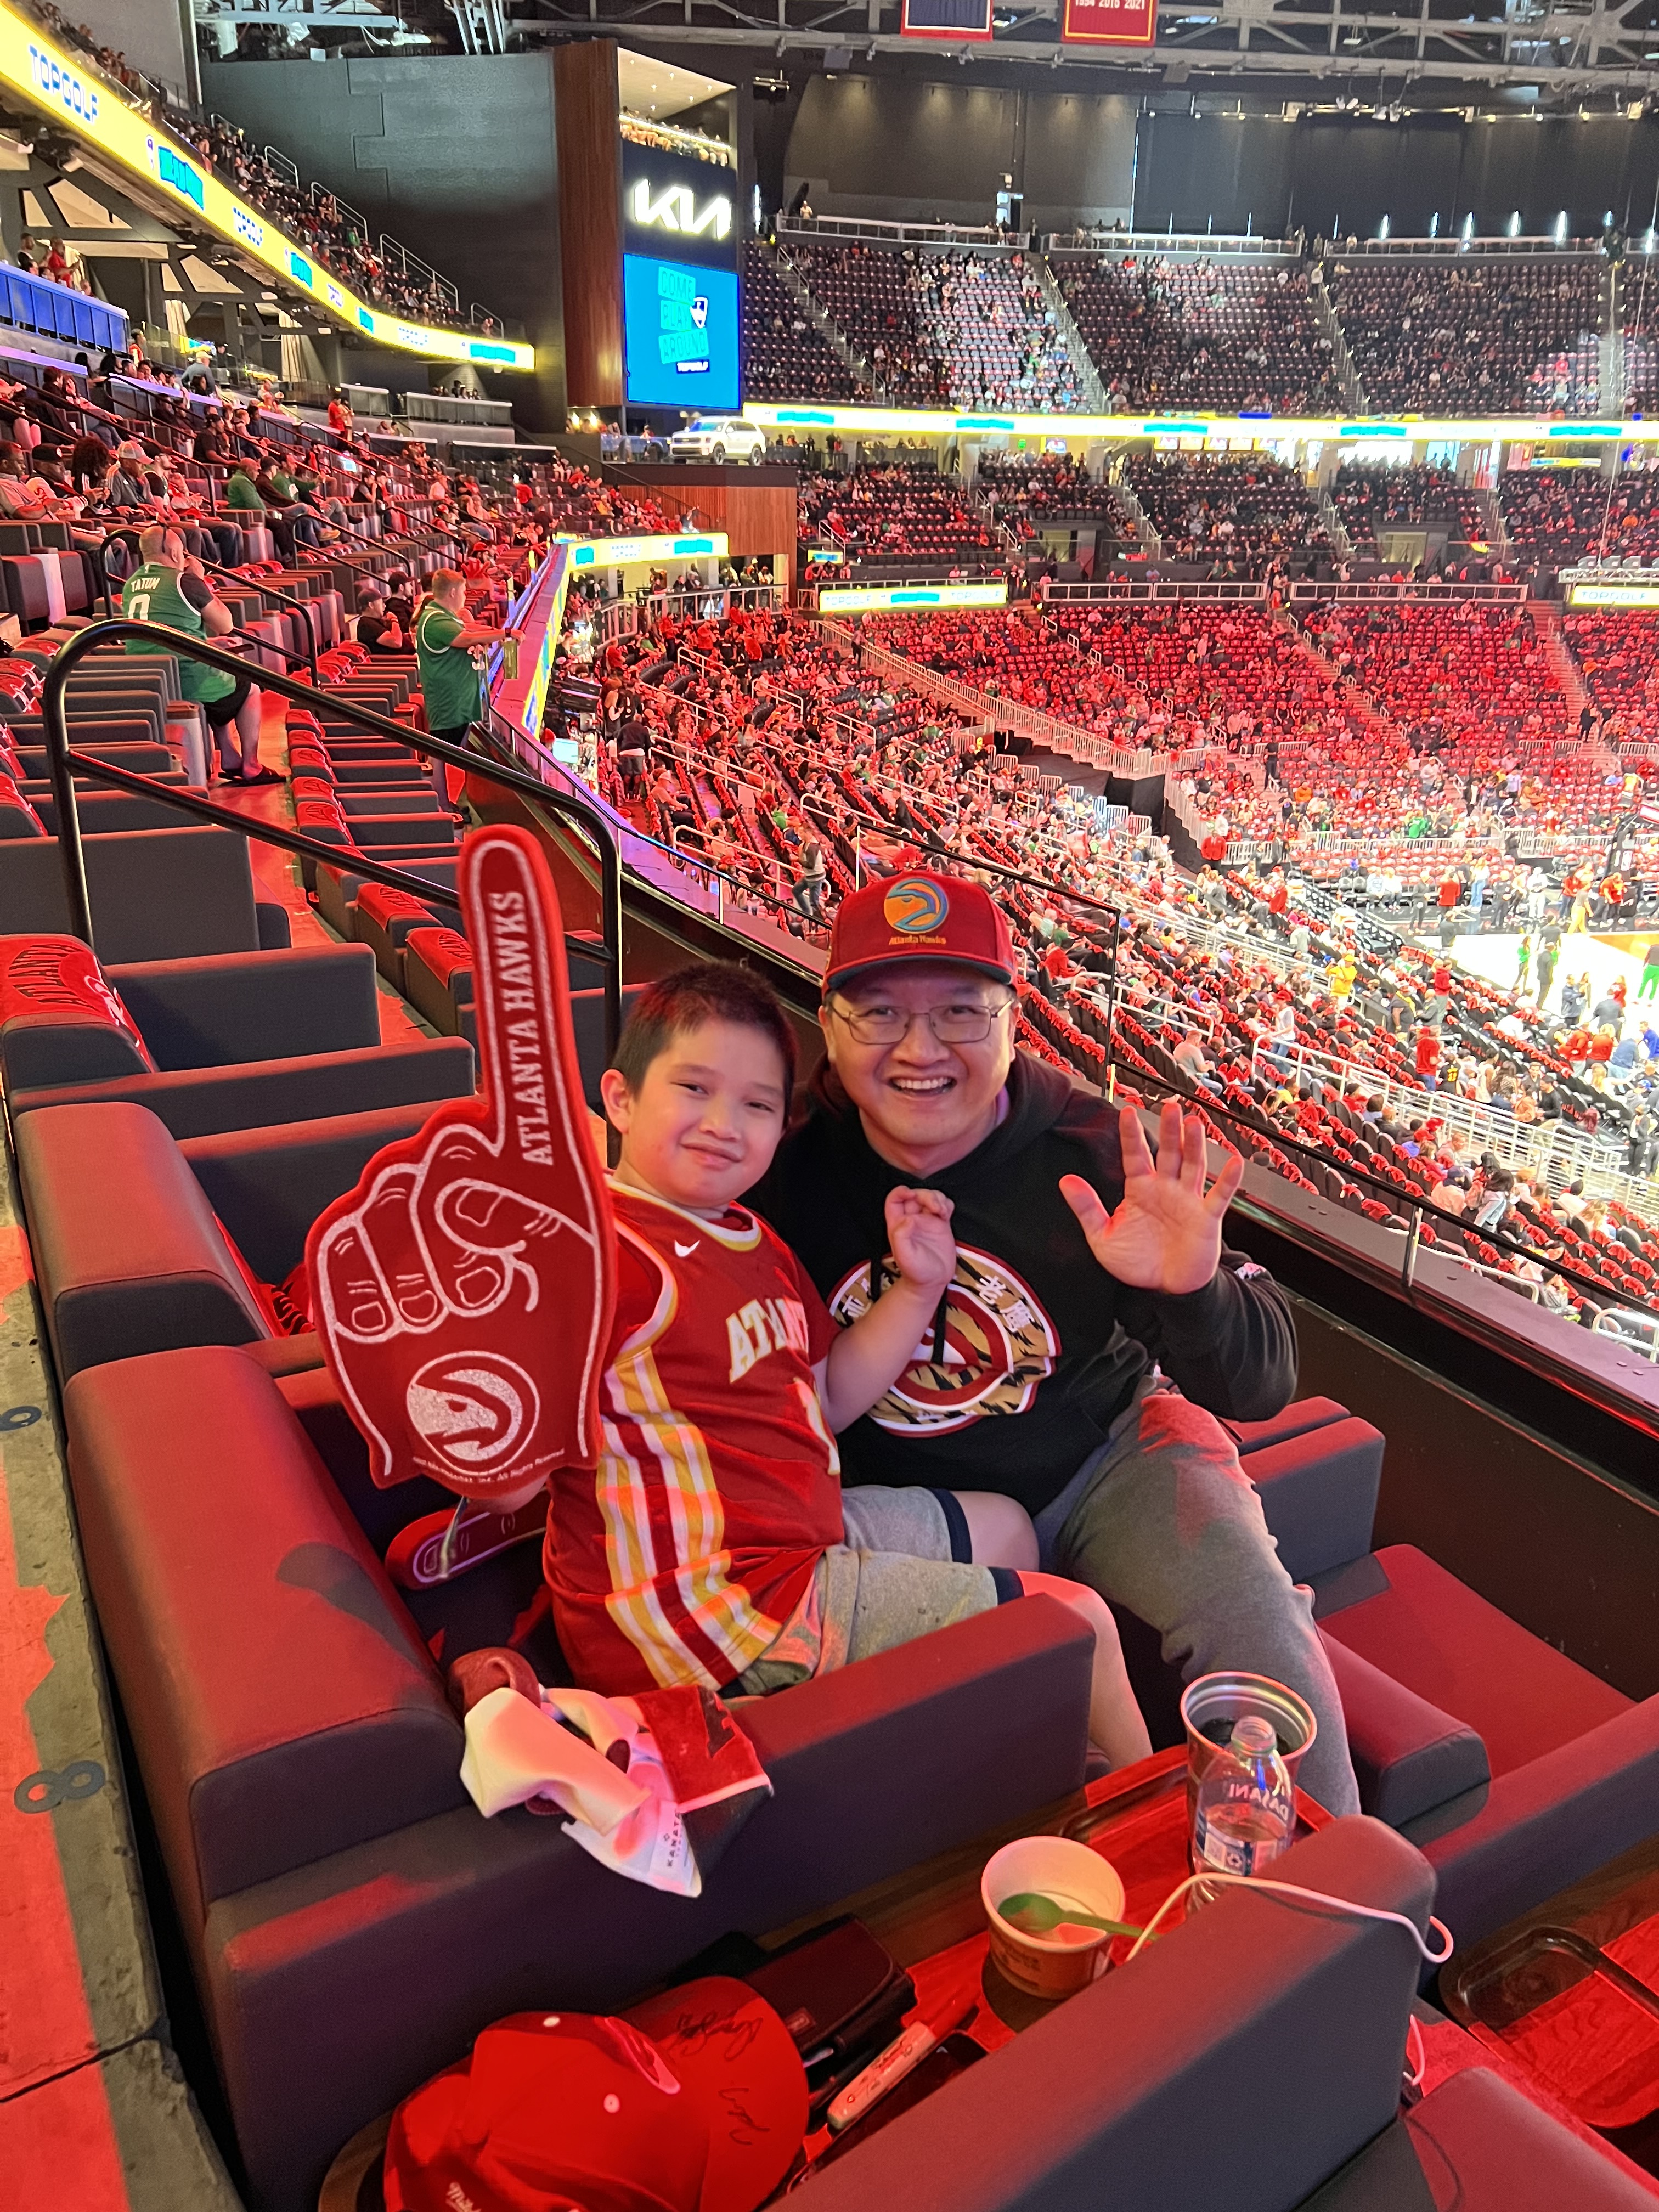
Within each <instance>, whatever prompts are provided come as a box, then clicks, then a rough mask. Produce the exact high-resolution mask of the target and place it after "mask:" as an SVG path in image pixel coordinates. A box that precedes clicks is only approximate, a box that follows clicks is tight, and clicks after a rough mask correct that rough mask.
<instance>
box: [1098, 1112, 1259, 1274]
mask: <svg viewBox="0 0 1659 2212" xmlns="http://www.w3.org/2000/svg"><path fill="white" fill-rule="evenodd" d="M1118 1133H1119V1140H1120V1143H1121V1146H1122V1152H1123V1196H1122V1198H1121V1200H1120V1201H1119V1203H1118V1206H1117V1210H1116V1211H1115V1212H1112V1213H1109V1212H1107V1210H1106V1208H1105V1206H1103V1204H1102V1202H1101V1200H1100V1197H1099V1195H1098V1194H1097V1192H1096V1191H1095V1189H1094V1188H1093V1187H1092V1185H1091V1184H1089V1183H1087V1182H1085V1181H1084V1179H1083V1177H1082V1176H1061V1177H1060V1194H1061V1195H1062V1196H1063V1197H1064V1199H1065V1200H1066V1204H1067V1206H1070V1207H1071V1209H1072V1211H1073V1213H1074V1214H1076V1216H1077V1218H1078V1220H1079V1224H1080V1225H1081V1226H1082V1230H1083V1233H1084V1235H1085V1237H1087V1238H1088V1240H1089V1249H1090V1250H1091V1252H1092V1253H1093V1254H1094V1255H1095V1257H1096V1259H1097V1260H1098V1261H1099V1262H1100V1264H1101V1266H1102V1267H1104V1268H1105V1270H1106V1272H1107V1273H1108V1274H1109V1275H1112V1276H1115V1278H1116V1279H1117V1280H1118V1281H1119V1282H1120V1283H1127V1284H1129V1285H1132V1286H1133V1288H1134V1289H1136V1290H1141V1291H1163V1292H1164V1293H1165V1295H1166V1296H1170V1297H1179V1296H1181V1295H1182V1294H1184V1293H1186V1292H1188V1291H1201V1290H1202V1289H1203V1288H1204V1286H1205V1285H1206V1283H1207V1282H1209V1281H1210V1279H1211V1278H1212V1276H1213V1275H1214V1273H1215V1271H1216V1269H1217V1267H1218V1266H1219V1265H1220V1261H1221V1223H1222V1218H1223V1217H1224V1215H1225V1213H1226V1211H1227V1208H1228V1206H1230V1205H1231V1203H1232V1200H1233V1194H1234V1193H1235V1192H1236V1191H1237V1188H1238V1186H1239V1184H1240V1183H1241V1182H1243V1178H1244V1163H1243V1160H1242V1159H1241V1158H1239V1156H1238V1154H1237V1152H1229V1153H1228V1155H1227V1159H1226V1164H1225V1166H1224V1167H1223V1169H1222V1170H1221V1172H1220V1174H1219V1175H1218V1176H1217V1177H1216V1179H1215V1181H1214V1182H1213V1183H1212V1185H1211V1186H1210V1188H1209V1189H1208V1190H1207V1191H1206V1189H1205V1188H1204V1174H1205V1163H1206V1146H1205V1139H1204V1124H1203V1123H1202V1122H1201V1121H1200V1120H1199V1118H1198V1116H1197V1115H1196V1114H1193V1115H1188V1117H1187V1119H1186V1120H1185V1121H1182V1113H1181V1107H1180V1104H1179V1103H1178V1102H1177V1101H1176V1100H1175V1099H1173V1098H1170V1099H1166V1100H1165V1101H1164V1110H1163V1112H1162V1113H1161V1115H1159V1117H1158V1158H1157V1160H1156V1161H1154V1160H1153V1158H1152V1152H1151V1151H1150V1150H1149V1149H1148V1146H1147V1143H1146V1131H1145V1130H1144V1129H1143V1128H1142V1127H1141V1126H1140V1116H1139V1114H1138V1113H1137V1112H1136V1111H1135V1109H1134V1108H1133V1107H1132V1106H1126V1107H1125V1108H1124V1109H1123V1110H1122V1112H1121V1114H1120V1115H1119V1116H1118Z"/></svg>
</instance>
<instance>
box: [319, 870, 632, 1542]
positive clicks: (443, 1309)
mask: <svg viewBox="0 0 1659 2212" xmlns="http://www.w3.org/2000/svg"><path fill="white" fill-rule="evenodd" d="M458 878H459V883H458V888H459V892H460V896H461V902H462V907H463V910H464V912H465V918H466V925H467V935H468V939H469V941H470V942H471V945H472V947H473V951H474V955H475V970H474V972H475V977H476V983H475V990H476V994H477V1005H478V1035H479V1046H480V1055H479V1056H480V1077H481V1089H480V1095H479V1096H478V1097H476V1098H469V1099H458V1100H452V1101H449V1102H447V1103H445V1104H444V1105H441V1106H440V1107H439V1108H438V1109H436V1110H435V1112H434V1114H433V1115H432V1116H431V1117H430V1119H429V1120H428V1122H427V1124H426V1126H425V1127H424V1128H423V1129H422V1132H421V1133H420V1134H419V1135H418V1136H417V1137H414V1138H408V1139H403V1140H402V1141H401V1142H399V1143H398V1144H396V1145H392V1146H388V1147H387V1148H386V1151H385V1152H381V1153H380V1154H378V1155H377V1156H376V1158H374V1159H373V1160H371V1161H370V1162H369V1164H368V1167H367V1168H366V1169H365V1170H364V1172H363V1175H362V1178H361V1179H360V1181H359V1182H358V1184H357V1187H356V1190H354V1191H352V1192H351V1193H350V1194H349V1195H347V1196H346V1197H344V1198H343V1199H341V1200H337V1202H336V1203H335V1204H334V1205H333V1206H331V1207H330V1208H329V1209H328V1210H327V1212H325V1214H324V1215H323V1216H322V1218H321V1219H320V1220H319V1221H318V1222H317V1223H316V1225H314V1226H313V1230H312V1232H311V1237H310V1238H309V1240H308V1242H307V1261H308V1263H309V1265H310V1267H311V1271H312V1279H313V1282H314V1283H316V1284H318V1285H319V1301H318V1303H319V1311H318V1316H317V1326H318V1333H319V1335H320V1337H321V1338H322V1341H323V1349H324V1354H325V1358H326V1359H327V1361H328V1365H329V1369H330V1371H331V1374H332V1375H333V1376H334V1378H335V1380H336V1382H337V1384H338V1385H339V1388H340V1390H341V1394H342V1396H343V1398H344V1400H345V1402H346V1404H347V1406H348V1407H349V1409H350V1411H351V1413H352V1417H353V1419H355V1420H356V1423H357V1425H358V1427H359V1428H360V1429H361V1430H362V1432H363V1434H364V1435H365V1437H368V1440H369V1443H370V1448H371V1468H372V1472H373V1474H374V1480H376V1481H377V1482H379V1483H382V1484H386V1483H392V1482H402V1481H405V1480H408V1479H409V1478H410V1476H412V1475H415V1474H429V1475H431V1476H433V1477H434V1478H435V1480H438V1481H440V1482H442V1483H445V1484H447V1486H449V1487H450V1488H451V1489H453V1490H456V1491H459V1492H461V1494H462V1495H463V1496H467V1497H476V1498H485V1499H489V1498H495V1497H498V1496H501V1495H503V1494H505V1493H507V1492H515V1493H516V1492H521V1491H522V1490H523V1489H524V1488H525V1486H526V1484H527V1483H530V1484H533V1483H534V1482H535V1481H536V1480H541V1479H544V1477H545V1476H546V1474H548V1473H549V1472H550V1470H551V1469H552V1468H555V1467H557V1466H561V1465H577V1466H583V1465H591V1464H592V1462H593V1461H594V1459H595V1458H596V1457H597V1455H598V1449H599V1401H598V1387H599V1374H600V1371H601V1368H602V1364H603V1359H604V1354H605V1350H606V1348H607V1346H608V1343H609V1339H610V1333H611V1312H612V1310H613V1306H614V1302H615V1289H614V1277H615V1232H614V1230H613V1228H612V1225H611V1206H610V1200H609V1197H608V1195H607V1193H606V1190H605V1182H604V1177H603V1174H602V1172H601V1170H600V1168H599V1163H598V1161H597V1159H596V1158H595V1157H594V1153H593V1150H592V1142H591V1139H590V1138H589V1135H588V1129H587V1114H586V1102H585V1101H584V1099H583V1097H582V1092H581V1081H580V1069H579V1067H578V1064H577V1060H576V1050H575V1040H574V1034H573V1032H572V1029H571V1023H570V1004H569V991H568V984H567V982H566V978H565V969H564V952H563V924H562V920H561V917H560V914H559V907H558V901H557V899H556V896H555V894H554V890H553V884H552V879H551V878H550V875H549V873H548V871H547V866H546V862H545V860H544V859H543V857H542V854H541V852H540V849H539V848H538V846H537V844H536V842H535V841H534V839H533V838H532V837H531V836H530V835H529V833H528V832H527V831H525V830H522V829H515V828H512V827H507V826H500V827H494V828H490V829H484V830H482V831H480V832H478V833H477V836H474V837H472V838H470V839H469V840H468V841H467V843H466V845H465V847H464V848H463V850H462V857H461V864H460V867H459V870H458Z"/></svg>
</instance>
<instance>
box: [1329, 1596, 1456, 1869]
mask: <svg viewBox="0 0 1659 2212" xmlns="http://www.w3.org/2000/svg"><path fill="white" fill-rule="evenodd" d="M1325 1649H1326V1651H1327V1653H1328V1655H1329V1658H1330V1662H1331V1672H1332V1674H1334V1676H1335V1677H1336V1686H1337V1691H1338V1693H1339V1695H1340V1698H1341V1699H1342V1717H1343V1718H1344V1720H1345V1721H1346V1723H1347V1729H1348V1750H1349V1752H1350V1753H1351V1754H1352V1759H1353V1770H1354V1778H1355V1779H1356V1781H1357V1782H1358V1784H1359V1806H1360V1810H1361V1811H1362V1812H1365V1813H1369V1814H1371V1816H1372V1817H1373V1819H1375V1820H1386V1821H1387V1823H1388V1825H1389V1827H1391V1828H1401V1827H1403V1826H1405V1824H1406V1823H1407V1820H1416V1819H1417V1818H1418V1817H1419V1814H1424V1813H1431V1812H1433V1811H1434V1810H1435V1809H1436V1808H1437V1807H1438V1806H1441V1805H1444V1804H1447V1803H1448V1802H1449V1801H1450V1800H1451V1799H1452V1798H1454V1797H1457V1796H1462V1793H1463V1792H1464V1791H1465V1790H1478V1789H1479V1788H1480V1785H1481V1784H1483V1783H1485V1782H1488V1781H1490V1780H1491V1778H1492V1771H1491V1767H1490V1765H1488V1762H1487V1759H1486V1745H1485V1744H1484V1743H1482V1742H1481V1741H1480V1737H1479V1736H1478V1735H1476V1734H1475V1732H1474V1729H1472V1728H1470V1727H1469V1726H1468V1723H1467V1722H1465V1721H1460V1720H1454V1719H1453V1717H1452V1716H1451V1715H1450V1714H1449V1713H1443V1712H1442V1711H1440V1709H1439V1707H1438V1706H1437V1705H1430V1704H1429V1703H1428V1701H1427V1699H1424V1698H1419V1697H1417V1696H1415V1695H1414V1694H1413V1692H1411V1691H1410V1690H1407V1689H1405V1688H1403V1687H1402V1686H1401V1684H1400V1683H1398V1682H1396V1681H1394V1680H1391V1679H1390V1677H1389V1676H1388V1675H1387V1674H1383V1672H1382V1670H1381V1668H1376V1667H1373V1666H1372V1665H1371V1664H1370V1661H1369V1660H1365V1659H1362V1658H1361V1657H1360V1656H1359V1655H1358V1652H1357V1651H1350V1650H1349V1649H1348V1647H1347V1645H1346V1644H1341V1643H1339V1642H1338V1641H1337V1639H1336V1638H1334V1636H1327V1637H1326V1638H1325Z"/></svg>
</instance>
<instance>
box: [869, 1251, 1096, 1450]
mask: <svg viewBox="0 0 1659 2212" xmlns="http://www.w3.org/2000/svg"><path fill="white" fill-rule="evenodd" d="M896 1279H897V1271H896V1268H895V1267H894V1266H893V1264H892V1261H890V1260H889V1261H884V1262H883V1265H882V1280H883V1284H884V1285H886V1284H887V1283H890V1282H893V1281H896ZM827 1303H828V1304H829V1312H830V1315H831V1316H832V1318H833V1319H834V1320H836V1322H840V1323H841V1324H842V1327H843V1328H846V1327H849V1326H850V1325H851V1324H852V1323H853V1322H855V1321H857V1320H859V1319H860V1316H863V1315H865V1314H866V1313H868V1312H869V1310H870V1269H869V1267H868V1266H867V1265H865V1266H861V1267H854V1268H852V1269H850V1270H849V1271H848V1273H846V1274H845V1275H843V1276H842V1279H841V1280H840V1282H838V1283H837V1284H836V1286H835V1288H834V1290H832V1291H831V1292H830V1294H829V1299H828V1302H827ZM1059 1350H1060V1340H1059V1338H1058V1337H1057V1336H1056V1335H1055V1334H1054V1324H1053V1322H1051V1321H1050V1320H1049V1318H1048V1315H1047V1314H1046V1313H1044V1311H1043V1310H1042V1306H1041V1305H1040V1304H1038V1302H1037V1298H1036V1293H1035V1292H1034V1291H1031V1290H1030V1289H1029V1288H1028V1287H1027V1285H1025V1284H1024V1283H1023V1282H1022V1281H1021V1280H1020V1279H1019V1277H1018V1275H1017V1274H1015V1273H1014V1272H1013V1270H1012V1268H1011V1267H1007V1266H1006V1265H1005V1264H1004V1263H1003V1262H1002V1261H997V1260H994V1259H993V1258H992V1257H991V1255H990V1254H989V1253H988V1252H976V1251H975V1250H974V1249H973V1248H972V1247H971V1246H970V1245H960V1246H958V1247H957V1272H956V1275H955V1278H954V1279H953V1280H952V1282H951V1287H950V1289H949V1290H948V1291H946V1292H945V1334H944V1342H943V1344H940V1342H939V1337H938V1334H937V1332H936V1331H935V1330H933V1329H930V1330H929V1331H928V1333H927V1336H926V1337H925V1338H924V1339H923V1340H922V1341H921V1343H920V1344H919V1345H918V1346H916V1356H915V1359H914V1360H913V1361H912V1362H911V1364H910V1365H909V1366H908V1367H907V1368H906V1369H905V1370H904V1372H903V1374H902V1375H901V1376H899V1379H898V1381H897V1382H896V1383H894V1385H893V1387H892V1389H890V1390H889V1391H888V1393H887V1394H886V1395H885V1396H884V1398H881V1399H880V1400H878V1401H877V1403H876V1404H875V1405H874V1406H872V1407H871V1409H870V1414H869V1418H870V1419H872V1421H874V1422H875V1423H876V1424H877V1425H878V1427H880V1428H884V1429H888V1430H890V1431H896V1432H900V1433H909V1434H915V1432H916V1431H921V1432H922V1433H923V1434H924V1435H928V1436H945V1435H946V1434H948V1433H949V1431H951V1430H952V1429H963V1428H966V1427H967V1426H968V1425H969V1423H970V1422H974V1421H978V1420H982V1419H984V1418H985V1416H986V1415H987V1413H1024V1411H1025V1408H1026V1407H1028V1406H1029V1405H1030V1402H1031V1401H1032V1399H1033V1398H1034V1397H1035V1396H1036V1387H1037V1385H1038V1383H1041V1382H1042V1378H1043V1376H1045V1375H1049V1374H1052V1373H1053V1372H1054V1358H1055V1356H1056V1354H1057V1353H1058V1352H1059Z"/></svg>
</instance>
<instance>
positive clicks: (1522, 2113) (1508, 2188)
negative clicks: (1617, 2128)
mask: <svg viewBox="0 0 1659 2212" xmlns="http://www.w3.org/2000/svg"><path fill="white" fill-rule="evenodd" d="M1404 2125H1405V2130H1406V2133H1407V2136H1408V2137H1409V2138H1410V2141H1411V2143H1412V2147H1413V2149H1414V2150H1415V2152H1416V2154H1417V2159H1418V2163H1419V2172H1420V2175H1421V2177H1422V2178H1423V2179H1424V2181H1425V2183H1426V2185H1427V2188H1428V2191H1429V2194H1428V2195H1427V2196H1426V2197H1423V2198H1422V2199H1421V2200H1420V2201H1421V2202H1422V2203H1423V2205H1424V2212H1430V2208H1432V2212H1566V2207H1568V2206H1569V2205H1571V2207H1572V2212H1644V2208H1645V2212H1652V2206H1653V2203H1654V2194H1653V2190H1652V2186H1651V2185H1650V2184H1648V2183H1646V2182H1644V2180H1643V2179H1642V2178H1641V2177H1640V2176H1639V2175H1638V2174H1637V2173H1636V2172H1633V2171H1632V2168H1631V2167H1630V2166H1627V2165H1626V2164H1625V2163H1624V2162H1623V2160H1616V2159H1615V2158H1614V2157H1613V2155H1612V2154H1610V2153H1608V2152H1607V2151H1605V2150H1602V2149H1601V2148H1598V2147H1597V2145H1596V2144H1595V2143H1594V2142H1589V2141H1587V2140H1586V2139H1585V2137H1583V2136H1580V2135H1576V2134H1574V2132H1573V2131H1572V2130H1571V2128H1566V2127H1563V2126H1562V2124H1561V2123H1560V2122H1559V2120H1556V2119H1553V2118H1551V2117H1550V2115H1549V2113H1547V2112H1543V2111H1541V2109H1540V2108H1539V2106H1536V2105H1534V2103H1533V2102H1532V2101H1531V2100H1530V2099H1529V2098H1528V2097H1525V2096H1523V2095H1522V2093H1521V2091H1520V2090H1519V2089H1518V2088H1516V2086H1515V2084H1514V2083H1513V2082H1511V2081H1505V2080H1504V2077H1503V2075H1500V2074H1498V2073H1495V2072H1494V2071H1493V2070H1492V2068H1491V2067H1489V2066H1466V2067H1464V2068H1463V2069H1462V2071H1461V2072H1460V2073H1456V2074H1454V2075H1452V2076H1451V2077H1450V2079H1449V2080H1448V2081H1443V2082H1442V2083H1441V2084H1440V2087H1438V2088H1437V2089H1436V2090H1434V2091H1433V2092H1432V2093H1431V2094H1430V2095H1429V2096H1426V2097H1425V2098H1424V2100H1423V2101H1422V2103H1421V2104H1420V2105H1417V2106H1413V2108H1412V2110H1411V2111H1410V2112H1407V2114H1406V2115H1405V2121H1404ZM1322 2201H1323V2200H1322ZM1390 2201H1391V2202H1393V2203H1396V2204H1398V2203H1411V2202H1412V2201H1413V2199H1412V2198H1411V2197H1394V2198H1392V2199H1391V2200H1390ZM1345 2205H1346V2200H1345V2199H1344V2198H1342V2197H1340V2193H1339V2192H1337V2191H1333V2192H1332V2203H1331V2207H1330V2212H1343V2208H1344V2207H1345ZM1353 2212H1361V2203H1360V2200H1358V2199H1356V2201H1355V2203H1354V2205H1353Z"/></svg>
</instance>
